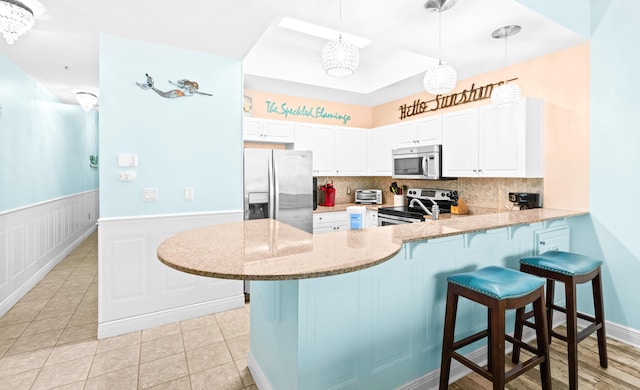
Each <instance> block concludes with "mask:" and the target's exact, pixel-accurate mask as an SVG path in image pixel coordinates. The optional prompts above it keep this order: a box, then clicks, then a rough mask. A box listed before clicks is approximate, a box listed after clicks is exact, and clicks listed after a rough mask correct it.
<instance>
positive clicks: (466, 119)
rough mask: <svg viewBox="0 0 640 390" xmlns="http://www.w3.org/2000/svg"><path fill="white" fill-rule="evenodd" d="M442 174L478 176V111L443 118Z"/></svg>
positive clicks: (473, 109)
mask: <svg viewBox="0 0 640 390" xmlns="http://www.w3.org/2000/svg"><path fill="white" fill-rule="evenodd" d="M442 174H443V176H444V177H477V176H478V109H477V108H471V109H466V110H460V111H455V112H451V113H448V114H444V115H443V116H442Z"/></svg>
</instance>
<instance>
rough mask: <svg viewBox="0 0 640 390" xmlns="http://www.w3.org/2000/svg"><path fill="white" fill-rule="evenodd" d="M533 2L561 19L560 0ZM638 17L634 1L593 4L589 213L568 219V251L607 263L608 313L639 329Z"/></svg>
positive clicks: (585, 292) (639, 12)
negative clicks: (570, 248)
mask: <svg viewBox="0 0 640 390" xmlns="http://www.w3.org/2000/svg"><path fill="white" fill-rule="evenodd" d="M520 1H521V2H522V3H527V1H525V0H520ZM538 3H540V4H537V5H536V6H535V7H536V8H537V9H538V10H542V9H544V10H545V12H544V13H545V14H546V15H548V16H549V17H550V18H552V19H554V20H562V19H563V17H562V15H561V14H562V13H563V10H562V7H558V6H557V5H558V2H557V1H555V0H544V1H541V2H538ZM583 11H584V10H580V9H577V10H576V11H575V12H576V13H577V14H578V15H582V13H583ZM639 15H640V2H638V1H637V0H616V1H611V0H592V1H591V3H590V20H591V23H590V26H591V27H590V29H591V44H590V51H591V54H590V55H591V58H590V67H591V79H590V83H591V91H590V96H591V118H590V119H591V133H590V144H591V150H590V162H591V164H590V168H589V169H590V193H589V196H590V216H588V217H584V218H576V219H573V220H572V221H571V228H572V232H571V234H572V247H573V250H575V251H577V252H580V253H585V254H589V255H592V256H596V257H598V258H601V259H603V260H604V261H605V265H604V267H603V275H604V276H603V278H604V291H605V316H606V317H607V319H608V320H610V321H613V322H615V323H618V324H621V325H624V326H627V327H630V328H633V329H640V311H638V310H637V308H638V298H637V294H638V280H639V279H638V278H639V277H640V239H639V238H640V236H639V235H638V231H640V229H639V228H638V221H640V208H639V207H638V206H637V205H636V203H637V202H636V200H635V198H636V194H637V193H638V192H639V191H640V153H639V147H640V127H639V126H638V123H640V111H638V108H639V107H640V97H638V92H637V91H638V90H640V79H639V78H638V66H637V64H638V63H640V50H639V49H638V42H639V41H640V30H638V28H637V27H638V22H639V21H640V16H639ZM567 27H571V24H570V23H569V24H567ZM581 291H582V293H581V294H580V298H579V299H580V301H581V302H583V303H582V307H590V306H591V305H590V303H589V302H588V301H589V299H590V293H589V291H588V289H582V290H581ZM579 304H580V302H579Z"/></svg>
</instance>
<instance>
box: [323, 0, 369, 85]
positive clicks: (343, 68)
mask: <svg viewBox="0 0 640 390" xmlns="http://www.w3.org/2000/svg"><path fill="white" fill-rule="evenodd" d="M340 30H342V0H340ZM359 63H360V53H359V52H358V48H357V47H356V45H354V44H353V42H351V41H348V40H344V39H342V34H341V33H339V34H338V39H334V40H332V41H329V42H327V43H326V44H325V45H324V47H323V48H322V68H323V69H324V71H325V72H326V73H327V74H328V75H329V76H333V77H347V76H351V75H352V74H353V73H354V72H355V71H356V69H357V68H358V64H359Z"/></svg>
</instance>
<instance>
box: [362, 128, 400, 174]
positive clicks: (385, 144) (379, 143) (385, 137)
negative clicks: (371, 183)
mask: <svg viewBox="0 0 640 390" xmlns="http://www.w3.org/2000/svg"><path fill="white" fill-rule="evenodd" d="M394 140H395V127H393V126H384V127H378V128H375V129H373V130H371V131H369V132H368V140H367V141H368V142H367V145H368V146H367V168H368V171H369V173H368V174H369V176H391V165H392V164H391V151H392V150H393V148H394V145H395V142H394Z"/></svg>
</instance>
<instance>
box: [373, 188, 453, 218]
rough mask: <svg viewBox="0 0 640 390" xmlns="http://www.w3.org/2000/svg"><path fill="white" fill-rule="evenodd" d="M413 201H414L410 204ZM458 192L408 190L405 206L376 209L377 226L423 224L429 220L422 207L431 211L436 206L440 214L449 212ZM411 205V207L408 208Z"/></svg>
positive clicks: (425, 189)
mask: <svg viewBox="0 0 640 390" xmlns="http://www.w3.org/2000/svg"><path fill="white" fill-rule="evenodd" d="M414 199H417V200H416V201H414V202H412V201H413V200H414ZM457 201H458V192H457V191H451V190H441V189H431V188H409V190H408V191H407V204H406V205H404V206H395V207H380V208H378V226H388V225H400V224H403V223H413V222H424V221H425V219H428V218H429V215H428V213H427V212H426V211H425V210H424V208H423V207H421V206H420V203H422V205H423V206H424V207H425V208H427V209H429V210H431V209H432V208H433V205H435V204H437V205H438V207H439V209H440V213H449V212H451V206H452V205H455V204H457ZM409 205H412V206H413V207H409Z"/></svg>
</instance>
